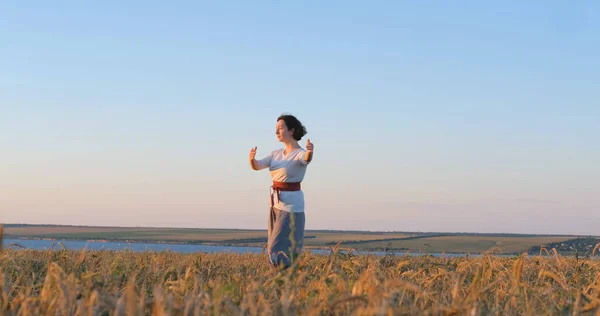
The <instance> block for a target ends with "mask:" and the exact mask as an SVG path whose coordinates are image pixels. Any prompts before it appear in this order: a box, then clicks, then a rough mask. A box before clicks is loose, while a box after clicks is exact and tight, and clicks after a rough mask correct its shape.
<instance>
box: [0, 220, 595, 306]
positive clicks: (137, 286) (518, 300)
mask: <svg viewBox="0 0 600 316" xmlns="http://www.w3.org/2000/svg"><path fill="white" fill-rule="evenodd" d="M0 229H1V228H0ZM0 264H1V265H0V266H1V271H0V310H2V311H3V313H0V314H4V315H50V314H52V315H144V314H145V315H223V314H225V315H259V314H260V315H273V314H275V315H299V314H302V315H349V314H353V315H407V314H408V315H452V314H454V315H533V314H535V315H540V314H544V315H545V314H554V315H556V314H559V315H560V314H568V315H573V314H575V315H577V314H581V313H584V312H588V313H592V315H594V314H596V315H598V314H600V309H599V307H600V260H597V259H590V258H585V259H582V258H572V257H561V256H558V255H557V254H556V253H552V252H550V256H545V257H542V256H534V257H529V256H525V255H523V256H516V257H500V256H494V255H485V256H482V257H476V258H473V257H471V258H465V257H462V258H435V257H408V256H401V257H393V256H385V257H376V256H366V255H360V256H352V255H343V254H335V255H329V256H326V255H316V254H310V253H306V254H303V255H302V256H301V257H300V258H299V260H298V262H297V263H296V265H294V266H293V267H292V268H290V269H287V270H283V271H277V270H274V269H272V268H270V267H269V266H268V265H267V264H266V260H265V257H264V256H263V255H260V254H205V253H197V254H177V253H172V252H129V251H118V252H115V251H72V250H67V249H61V248H60V247H59V248H58V249H55V250H54V251H36V250H11V249H5V250H4V251H3V252H2V254H0Z"/></svg>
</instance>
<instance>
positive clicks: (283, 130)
mask: <svg viewBox="0 0 600 316" xmlns="http://www.w3.org/2000/svg"><path fill="white" fill-rule="evenodd" d="M275 135H276V136H277V140H278V141H280V142H282V143H288V142H291V141H292V140H293V139H294V137H293V135H294V131H293V130H291V131H290V130H288V128H287V126H286V125H285V121H284V120H279V121H277V125H275Z"/></svg>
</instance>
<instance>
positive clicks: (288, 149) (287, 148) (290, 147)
mask: <svg viewBox="0 0 600 316" xmlns="http://www.w3.org/2000/svg"><path fill="white" fill-rule="evenodd" d="M298 148H300V145H298V141H296V140H293V141H291V142H289V143H285V153H286V154H289V153H291V152H292V150H294V149H298Z"/></svg>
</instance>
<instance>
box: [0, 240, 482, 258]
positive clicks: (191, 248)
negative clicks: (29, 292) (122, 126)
mask: <svg viewBox="0 0 600 316" xmlns="http://www.w3.org/2000/svg"><path fill="white" fill-rule="evenodd" d="M59 242H60V243H62V244H63V245H64V246H65V248H67V249H72V250H81V249H89V250H131V251H146V250H149V251H167V250H168V251H173V252H179V253H194V252H207V253H219V252H221V253H262V252H263V248H260V247H234V246H209V245H188V244H164V243H137V242H133V243H127V242H114V241H84V240H62V239H56V240H46V239H43V240H40V239H4V241H3V243H2V244H3V247H4V248H5V249H23V248H21V247H19V246H16V245H20V246H22V247H24V248H25V249H35V250H47V249H51V248H52V246H53V245H54V249H55V250H60V249H62V246H61V245H60V244H59ZM310 251H311V252H312V253H319V254H328V253H330V251H329V250H324V249H310ZM359 253H361V254H363V253H368V254H374V255H380V256H383V255H385V252H372V251H371V252H367V251H360V252H359ZM388 253H389V252H388ZM395 254H396V255H413V256H417V255H420V256H422V255H432V256H436V257H439V256H446V257H457V256H466V254H442V253H407V252H396V253H395ZM471 256H476V255H471Z"/></svg>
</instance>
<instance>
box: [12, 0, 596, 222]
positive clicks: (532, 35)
mask: <svg viewBox="0 0 600 316" xmlns="http://www.w3.org/2000/svg"><path fill="white" fill-rule="evenodd" d="M598 56H600V4H599V3H598V2H597V1H578V2H565V1H502V2H501V3H500V2H497V3H495V4H492V3H491V2H488V1H457V2H452V3H451V2H435V3H434V2H426V1H412V2H410V1H389V2H369V3H367V2H358V1H338V2H332V1H328V2H327V3H325V2H322V1H314V2H305V1H303V2H295V3H291V2H285V3H282V2H275V1H273V2H263V3H257V2H248V1H237V2H227V3H226V2H213V3H204V4H200V3H197V2H192V1H189V2H184V1H181V2H177V3H169V4H167V3H166V2H159V1H128V2H123V1H103V2H101V4H99V3H91V2H89V1H88V2H82V1H70V2H66V1H62V2H2V3H1V4H0V108H1V111H0V132H1V133H0V146H1V148H2V149H1V151H0V192H2V193H1V195H0V212H1V214H2V215H1V219H0V221H1V222H5V223H61V224H85V225H123V226H132V225H133V226H146V225H152V226H186V227H233V228H261V229H266V224H267V215H268V187H269V185H270V177H269V175H268V172H267V171H266V170H263V171H261V172H255V171H252V170H251V169H250V167H249V164H248V161H247V157H248V151H249V150H250V148H251V147H253V146H258V156H261V157H262V156H263V155H266V154H267V153H268V152H269V151H271V150H273V149H275V148H278V147H279V146H280V144H279V143H277V141H276V138H275V136H274V131H275V123H276V122H275V119H276V118H277V116H278V115H279V114H281V113H283V112H290V113H292V114H295V115H297V116H298V117H299V118H300V119H301V120H302V122H303V123H304V124H305V125H306V127H307V129H308V135H307V137H309V138H310V139H311V141H312V142H313V143H314V144H315V157H314V161H313V163H312V164H311V165H310V167H309V170H308V171H307V174H306V179H305V182H304V192H305V195H306V205H307V209H306V212H307V229H363V230H411V231H417V230H418V231H469V232H471V231H472V232H521V233H576V234H600V228H599V227H600V166H599V164H598V163H599V162H600V146H598V144H599V139H600V87H599V85H598V83H599V82H600V78H599V74H600V58H599V57H598ZM304 144H305V139H303V140H302V141H301V145H304Z"/></svg>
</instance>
